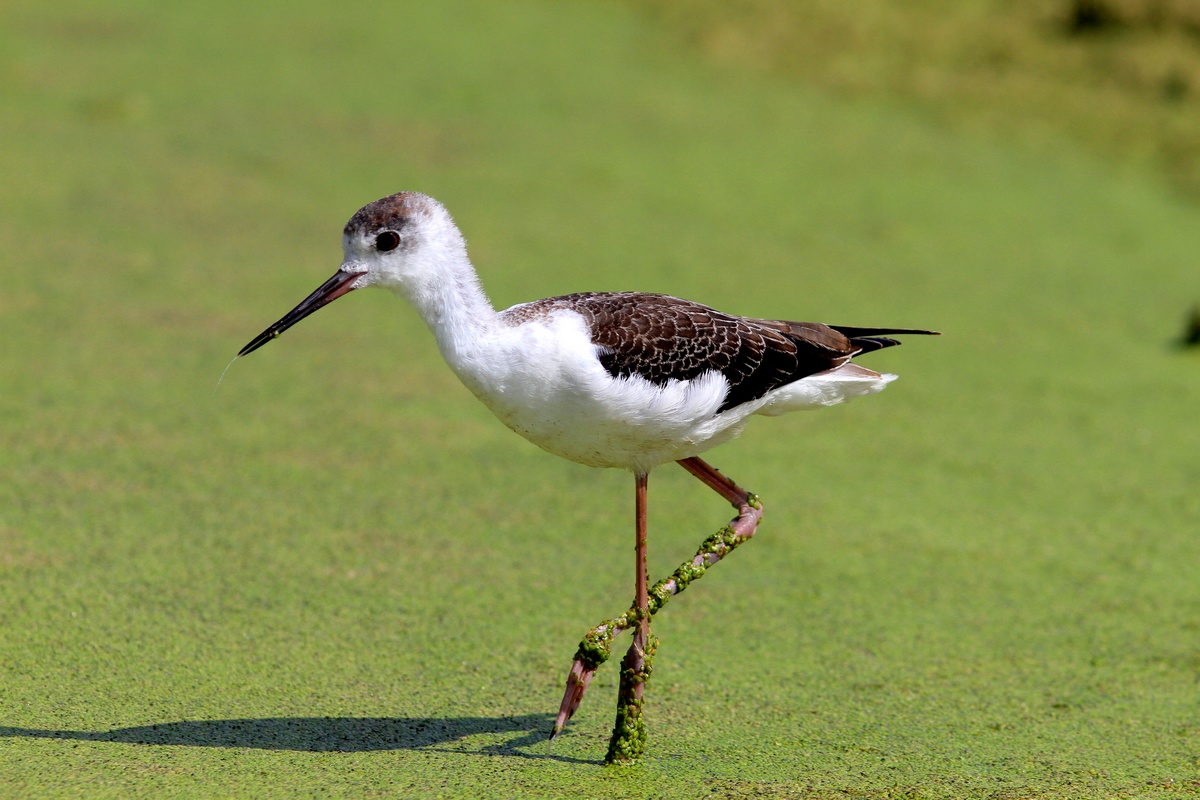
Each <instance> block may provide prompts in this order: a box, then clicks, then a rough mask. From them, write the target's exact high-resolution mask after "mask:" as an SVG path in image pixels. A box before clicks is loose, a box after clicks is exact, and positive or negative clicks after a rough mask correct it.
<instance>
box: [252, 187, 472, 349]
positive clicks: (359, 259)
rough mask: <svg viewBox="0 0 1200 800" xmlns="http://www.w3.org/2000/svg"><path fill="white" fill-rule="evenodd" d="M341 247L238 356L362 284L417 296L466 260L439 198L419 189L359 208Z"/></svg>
mask: <svg viewBox="0 0 1200 800" xmlns="http://www.w3.org/2000/svg"><path fill="white" fill-rule="evenodd" d="M342 252H343V254H344V255H343V258H342V265H341V266H340V267H338V271H337V272H335V273H334V274H333V276H332V277H331V278H330V279H329V280H327V281H325V282H324V283H323V284H321V285H320V286H319V287H317V289H316V291H314V292H313V293H312V294H310V295H309V296H308V297H306V298H305V299H304V300H303V301H301V302H300V304H299V305H297V306H296V307H295V308H293V309H292V310H291V311H289V312H288V313H287V314H285V315H284V316H283V317H282V318H281V319H280V320H279V321H278V322H276V323H275V324H274V325H272V326H271V327H269V328H267V329H266V330H265V331H263V332H262V333H260V334H259V335H258V336H256V337H254V339H252V340H251V341H250V343H249V344H247V345H246V346H245V347H243V348H242V349H241V350H240V351H239V352H238V355H239V356H244V355H246V354H248V353H251V352H253V351H255V350H257V349H258V348H260V347H262V346H263V345H264V344H266V343H267V342H269V341H271V340H272V339H274V338H276V337H277V336H279V335H280V334H281V333H283V332H284V331H285V330H287V329H288V328H290V327H292V326H293V325H295V324H296V323H297V322H299V321H300V320H302V319H304V318H305V317H307V316H308V315H309V314H311V313H313V312H314V311H316V310H317V309H319V308H321V307H322V306H326V305H328V304H329V303H331V302H333V301H334V300H336V299H337V298H339V297H341V296H342V295H344V294H347V293H348V292H352V291H354V290H355V289H361V288H363V287H364V286H382V287H385V288H388V289H393V290H395V291H399V292H401V293H403V294H406V295H408V296H409V297H410V298H415V297H418V296H420V295H421V294H422V293H423V292H424V291H425V289H426V287H427V286H429V285H431V284H433V283H435V282H436V281H437V280H438V279H439V276H440V275H441V274H443V272H444V271H445V268H446V265H447V264H448V263H453V262H454V261H455V260H457V259H465V253H466V245H465V243H464V242H463V239H462V234H460V233H459V231H458V228H457V227H456V226H455V224H454V220H453V219H451V218H450V214H449V212H447V211H446V209H445V208H444V207H443V206H442V204H441V203H439V202H438V201H437V200H434V199H433V198H432V197H427V196H426V195H423V194H419V193H417V192H400V193H399V194H393V195H389V196H388V197H384V198H383V199H381V200H376V201H375V202H374V203H371V204H370V205H366V206H363V207H362V208H360V209H359V210H358V211H357V212H355V214H354V216H352V217H351V218H350V221H349V222H347V223H346V227H345V229H343V231H342Z"/></svg>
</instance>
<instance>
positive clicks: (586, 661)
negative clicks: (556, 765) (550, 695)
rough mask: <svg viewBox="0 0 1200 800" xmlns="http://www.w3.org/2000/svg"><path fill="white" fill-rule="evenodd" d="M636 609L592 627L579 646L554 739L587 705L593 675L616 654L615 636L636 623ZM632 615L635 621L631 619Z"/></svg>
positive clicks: (569, 676)
mask: <svg viewBox="0 0 1200 800" xmlns="http://www.w3.org/2000/svg"><path fill="white" fill-rule="evenodd" d="M636 613H637V612H636V609H632V608H631V609H630V610H629V611H626V612H625V613H624V614H622V615H621V616H619V617H617V618H616V619H610V620H605V621H604V622H601V623H600V624H599V625H597V626H596V627H594V628H592V629H591V630H590V631H588V632H587V634H586V635H585V636H584V637H583V641H581V642H580V643H579V649H578V650H576V651H575V661H574V663H572V664H571V671H570V672H569V673H568V674H567V688H566V691H564V692H563V699H562V703H561V704H559V707H558V717H557V718H555V720H554V730H552V731H551V732H550V740H551V741H553V740H554V737H556V736H558V735H559V734H560V733H562V731H563V728H565V727H566V726H567V720H569V719H571V716H572V715H573V714H574V713H575V711H576V709H578V708H579V704H580V703H582V702H583V693H584V692H586V691H587V687H588V684H589V683H591V682H592V676H594V675H595V674H596V670H597V669H599V668H600V665H601V664H603V663H604V662H605V661H607V660H608V657H609V655H611V654H612V639H613V636H615V635H616V634H618V633H620V632H621V631H623V630H625V629H626V628H628V627H629V626H630V625H632V624H633V622H634V620H636ZM631 616H632V619H631V618H630V617H631Z"/></svg>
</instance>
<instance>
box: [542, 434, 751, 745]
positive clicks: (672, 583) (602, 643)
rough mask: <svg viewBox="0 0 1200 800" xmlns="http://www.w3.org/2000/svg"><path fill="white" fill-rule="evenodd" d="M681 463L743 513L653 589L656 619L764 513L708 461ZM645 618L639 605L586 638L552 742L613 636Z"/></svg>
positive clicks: (651, 602)
mask: <svg viewBox="0 0 1200 800" xmlns="http://www.w3.org/2000/svg"><path fill="white" fill-rule="evenodd" d="M677 463H678V464H679V466H681V467H683V468H684V469H686V470H687V471H688V472H690V473H692V474H693V475H695V476H696V477H697V478H699V479H700V480H701V481H702V482H703V483H704V484H705V485H706V486H708V487H709V488H710V489H712V490H713V491H715V492H716V493H717V494H719V495H721V496H722V497H724V498H725V499H726V500H728V501H729V502H730V504H732V505H733V506H734V507H735V508H737V510H738V515H737V516H736V517H734V518H733V519H732V520H731V521H730V522H729V524H728V525H726V526H725V527H724V528H722V529H721V530H719V531H717V532H716V533H714V534H713V535H712V536H709V537H708V538H707V539H705V540H704V541H703V542H702V543H701V544H700V548H699V549H698V550H697V551H696V555H694V556H693V557H692V558H691V559H690V560H689V561H685V562H683V563H682V564H680V565H679V568H678V569H676V570H675V571H674V572H673V573H671V575H670V577H667V578H664V579H663V580H661V581H659V582H658V583H656V584H654V586H652V587H651V588H650V590H649V598H648V599H649V605H648V608H647V610H648V612H649V614H650V616H654V614H656V613H658V610H659V609H660V608H662V607H663V606H664V605H666V603H667V601H668V600H670V599H671V598H672V597H674V596H675V595H677V594H679V593H680V592H682V591H683V590H684V589H686V588H687V587H688V585H689V584H691V582H692V581H694V580H696V579H697V578H699V577H700V576H701V575H703V574H704V573H705V572H706V571H707V570H708V568H709V567H711V566H712V565H713V564H716V563H717V562H718V561H720V560H721V559H722V558H724V557H725V556H726V555H728V554H729V553H730V551H732V550H733V549H734V548H736V547H737V546H738V545H740V544H742V543H743V542H745V541H747V540H748V539H749V538H750V537H751V536H753V535H754V532H755V531H756V530H757V529H758V523H759V521H760V520H761V519H762V515H763V507H762V503H761V502H759V499H758V497H757V496H756V495H754V494H752V493H750V492H748V491H746V490H745V489H743V488H741V487H740V486H738V485H737V484H736V483H734V482H733V481H731V480H730V479H729V478H726V477H725V476H724V475H722V474H721V473H720V472H718V471H717V470H716V469H715V468H714V467H712V466H710V465H709V464H707V463H706V462H704V461H703V460H701V459H699V458H695V457H693V458H686V459H683V460H682V461H679V462H677ZM640 619H641V614H640V613H639V611H638V608H637V604H636V603H635V604H634V605H633V607H631V608H630V609H629V610H628V611H626V612H625V613H624V614H621V615H620V616H617V617H614V618H613V619H609V620H605V621H604V622H601V623H600V624H599V625H597V626H596V627H594V628H592V629H591V630H590V631H588V632H587V634H586V635H585V636H584V637H583V641H581V642H580V643H579V649H578V650H577V651H576V653H575V661H574V663H573V664H572V665H571V672H570V673H569V674H568V675H567V687H566V691H565V692H564V693H563V699H562V704H561V705H560V706H559V709H558V717H557V719H555V721H554V729H553V731H551V733H550V738H551V739H554V737H556V736H558V734H560V733H562V730H563V728H565V727H566V724H567V720H569V719H570V718H571V716H572V715H573V714H574V713H575V711H576V710H577V709H578V708H579V704H580V703H582V702H583V693H584V692H585V691H587V687H588V684H589V683H591V680H592V677H593V676H594V675H595V674H596V670H597V669H599V667H600V665H601V664H603V663H604V662H605V661H607V660H608V657H609V655H610V653H611V646H612V640H613V637H614V636H616V635H617V634H618V633H620V632H621V631H623V630H625V629H627V628H631V627H633V626H634V625H636V624H638V622H639V621H640Z"/></svg>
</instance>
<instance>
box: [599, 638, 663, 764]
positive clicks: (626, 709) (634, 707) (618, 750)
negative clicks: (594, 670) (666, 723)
mask: <svg viewBox="0 0 1200 800" xmlns="http://www.w3.org/2000/svg"><path fill="white" fill-rule="evenodd" d="M657 649H658V637H657V636H650V637H649V638H648V640H647V641H646V643H645V644H644V645H643V644H642V642H641V637H640V636H638V637H635V638H634V640H633V644H631V645H630V646H629V651H628V652H627V653H625V658H623V659H621V687H620V689H619V690H618V692H617V721H616V725H615V726H614V727H613V734H612V739H610V740H609V742H608V754H607V755H606V756H605V757H604V763H605V764H630V763H633V762H635V761H637V760H638V759H639V758H641V757H642V753H644V752H645V750H646V721H645V720H644V719H642V709H643V707H644V705H645V699H644V696H643V691H644V689H645V686H646V682H647V681H648V680H650V672H651V671H652V669H653V664H652V662H653V660H654V652H655V650H657Z"/></svg>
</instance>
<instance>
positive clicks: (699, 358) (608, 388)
mask: <svg viewBox="0 0 1200 800" xmlns="http://www.w3.org/2000/svg"><path fill="white" fill-rule="evenodd" d="M342 249H343V251H344V255H345V257H344V259H343V261H342V265H341V266H340V267H339V268H338V271H337V272H336V273H334V275H333V277H331V278H330V279H329V280H327V281H325V283H323V284H321V286H320V287H318V288H317V290H316V291H314V292H313V293H312V294H311V295H309V296H308V297H307V298H305V299H304V301H303V302H301V303H300V304H299V305H298V306H296V307H295V308H294V309H292V310H291V311H289V312H288V313H287V314H285V315H284V316H283V318H282V319H280V320H279V321H278V322H276V323H275V324H274V325H272V326H271V327H269V328H267V329H266V330H265V331H263V332H262V333H260V334H259V335H258V336H256V337H255V338H254V339H253V340H252V341H251V342H250V343H249V344H247V345H246V346H245V347H243V348H242V349H241V351H240V352H239V353H238V355H239V356H244V355H246V354H248V353H250V352H252V351H254V350H256V349H258V348H259V347H261V346H262V345H264V344H266V343H267V342H269V341H271V340H272V339H274V338H275V337H277V336H279V334H281V333H282V332H283V331H285V330H287V329H288V328H289V327H291V326H292V325H295V324H296V323H297V322H299V321H300V320H302V319H304V318H305V317H306V316H308V315H309V314H311V313H313V312H314V311H316V310H317V309H319V308H321V307H322V306H324V305H326V304H328V303H330V302H332V301H333V300H336V299H337V298H339V297H341V296H342V295H344V294H346V293H347V292H350V291H353V290H355V289H361V288H363V287H365V286H382V287H384V288H387V289H391V290H393V291H395V292H397V293H399V294H401V295H403V296H404V297H406V298H407V299H408V301H409V302H410V303H412V305H413V306H414V307H415V308H416V310H417V313H418V314H420V316H421V318H422V319H423V320H424V321H425V323H426V324H427V325H428V326H429V328H430V330H431V331H433V335H434V337H435V338H436V339H437V345H438V348H439V349H440V350H441V353H442V356H443V357H444V358H445V360H446V363H447V364H449V365H450V368H451V369H452V370H454V373H455V374H456V375H457V376H458V377H459V379H461V380H462V382H463V383H464V384H465V385H466V386H467V388H469V389H470V390H471V391H472V392H473V393H474V394H475V396H476V397H478V398H479V399H480V400H482V401H483V403H484V405H486V406H487V407H488V408H489V409H491V410H492V412H493V413H494V414H495V415H496V416H497V417H499V418H500V420H501V421H502V422H503V423H504V424H505V425H507V426H508V427H510V428H512V429H513V430H514V431H516V432H517V433H519V434H521V435H522V436H524V437H525V438H526V439H528V440H529V441H531V442H533V443H534V444H536V445H538V446H539V447H541V448H542V449H544V450H547V451H549V452H551V453H553V454H554V455H557V456H562V457H563V458H566V459H569V460H571V461H575V462H577V463H580V464H586V465H587V466H591V467H619V468H622V469H627V470H629V471H631V472H632V473H633V474H634V478H635V519H636V525H635V527H636V548H635V560H636V582H635V592H634V603H633V606H632V607H631V608H630V609H629V610H628V611H626V612H625V613H624V614H622V615H620V616H619V617H615V618H613V619H610V620H606V621H605V622H602V623H601V624H600V625H597V626H596V627H595V628H593V629H592V630H591V631H589V633H588V634H587V635H586V636H585V637H584V639H583V641H582V642H581V644H580V646H579V650H578V652H577V653H576V656H575V661H574V663H573V664H572V667H571V670H570V673H569V674H568V677H567V686H566V691H565V692H564V695H563V700H562V704H561V707H560V709H559V713H558V718H557V719H556V720H555V723H554V728H553V730H552V732H551V734H550V738H552V739H553V738H554V737H555V736H557V735H558V734H559V733H560V732H561V731H562V730H563V727H564V726H565V725H566V723H567V720H568V719H570V717H571V715H572V714H573V713H574V712H575V710H576V709H577V708H578V707H579V704H580V702H581V701H582V699H583V693H584V691H585V690H586V689H587V685H588V682H589V681H590V680H591V678H592V675H593V674H594V673H595V671H596V669H597V668H598V667H599V666H600V664H601V663H602V662H603V661H604V660H605V659H606V658H607V657H608V654H609V644H610V642H611V640H612V638H613V636H614V635H615V634H616V633H619V632H620V631H622V630H625V629H627V628H631V627H635V626H636V631H635V633H634V636H633V642H632V644H631V645H630V648H629V652H628V653H627V654H626V656H625V659H624V660H623V662H622V669H621V681H620V691H619V697H618V705H617V724H616V727H615V729H614V731H613V736H612V740H611V741H610V744H609V752H608V756H607V759H606V760H607V761H608V762H610V763H611V762H614V761H628V760H634V759H636V758H637V757H638V756H639V755H640V754H641V752H642V749H643V748H644V745H645V727H644V723H643V721H642V717H641V709H642V702H643V701H642V695H643V689H644V686H645V683H646V679H647V678H648V677H649V673H650V658H651V656H652V655H653V652H654V648H655V645H656V641H655V640H654V638H653V637H652V636H651V635H650V618H651V616H653V614H654V613H655V612H657V611H658V609H659V608H661V607H662V605H663V604H664V603H665V602H666V601H667V600H668V599H670V597H672V596H673V595H675V594H677V593H678V592H680V591H682V590H683V589H684V588H686V587H687V585H688V584H689V583H691V581H693V580H695V579H696V578H698V577H699V576H700V575H702V574H703V573H704V571H705V570H706V569H707V568H708V567H709V566H711V565H713V564H715V563H716V562H717V561H719V560H720V559H721V558H722V557H723V556H724V555H726V554H727V553H728V552H730V551H731V550H732V549H733V548H734V547H736V546H738V545H739V544H741V543H742V542H744V541H746V540H747V539H749V538H750V537H751V536H752V535H753V534H754V531H755V529H756V528H757V526H758V522H759V520H760V519H761V518H762V506H761V504H760V503H759V502H758V498H757V497H755V496H754V495H752V494H750V493H749V492H747V491H746V490H745V489H742V488H741V487H739V486H738V485H737V484H735V483H734V482H733V481H731V480H729V479H728V478H726V477H725V476H723V475H721V474H720V473H719V472H718V471H717V470H716V469H714V468H713V467H711V466H709V465H708V464H707V463H705V462H704V461H702V460H701V459H700V458H699V454H700V453H702V452H704V451H706V450H708V449H709V448H712V447H715V446H717V445H719V444H721V443H723V442H726V441H728V440H730V439H732V438H734V437H735V436H737V435H738V434H739V433H740V432H741V430H742V428H743V426H744V425H745V424H746V421H747V420H748V419H749V418H750V417H751V416H752V415H755V414H763V415H767V416H775V415H778V414H784V413H786V412H789V411H795V410H797V409H802V408H817V407H821V406H829V405H834V404H836V403H841V402H843V401H845V400H848V399H850V398H853V397H857V396H859V395H866V394H874V393H875V392H879V391H881V390H882V389H883V388H884V387H885V386H886V385H887V384H888V382H889V381H891V380H893V379H894V378H895V377H896V376H894V375H886V374H881V373H878V372H874V371H872V370H869V369H866V368H865V367H861V366H859V365H858V364H855V363H852V361H851V359H852V358H854V357H855V356H858V355H861V354H863V353H868V352H871V351H873V350H879V349H881V348H884V347H890V346H892V345H896V344H899V342H897V341H896V340H895V339H890V338H887V337H888V335H890V334H903V333H916V334H933V333H935V332H934V331H925V330H911V329H904V328H854V327H846V326H842V325H823V324H820V323H816V322H785V321H778V320H763V319H751V318H747V317H737V316H732V315H730V314H723V313H721V312H719V311H716V310H714V309H711V308H708V307H707V306H703V305H700V304H699V303H693V302H690V301H687V300H680V299H679V298H676V297H668V296H665V295H659V294H647V293H642V292H594V293H583V294H571V295H566V296H563V297H551V298H547V299H544V300H535V301H533V302H531V303H523V304H521V305H517V306H513V307H512V308H510V309H508V310H506V311H500V312H497V311H496V310H495V309H494V308H493V307H492V305H491V302H490V301H489V300H488V298H487V296H486V295H485V294H484V292H483V289H482V288H481V286H480V284H479V278H478V277H477V276H476V274H475V269H474V268H473V267H472V266H471V262H470V260H469V259H468V258H467V246H466V242H465V241H464V239H463V236H462V234H461V232H460V231H459V229H458V227H457V226H456V225H455V224H454V220H453V219H451V217H450V214H449V213H448V212H447V211H446V209H445V208H444V207H443V206H442V205H441V203H439V202H437V201H436V200H434V199H433V198H431V197H427V196H425V195H423V194H418V193H416V192H401V193H399V194H394V195H391V196H389V197H385V198H383V199H381V200H377V201H375V202H374V203H371V204H370V205H367V206H364V207H363V208H361V209H359V211H358V212H356V213H355V214H354V216H352V217H351V218H350V221H349V222H347V223H346V227H345V229H344V230H343V232H342ZM670 461H675V462H677V463H678V464H679V465H680V466H682V467H683V468H684V469H686V470H687V471H688V472H690V473H691V474H692V475H695V476H696V477H697V478H699V479H700V480H701V481H702V482H703V483H704V484H705V485H706V486H708V487H709V488H711V489H713V490H714V491H715V492H717V493H718V494H719V495H721V497H723V498H725V499H726V500H727V501H729V502H730V503H731V504H732V505H733V506H734V507H735V508H736V509H737V511H738V514H737V516H736V517H735V518H734V519H733V520H732V522H731V523H730V524H729V525H727V526H726V527H725V528H723V529H721V530H720V531H719V532H718V533H716V534H714V535H713V536H711V537H709V538H708V539H706V540H705V541H704V543H703V544H702V545H701V546H700V549H699V550H698V551H697V553H696V555H695V556H694V557H693V558H692V559H691V560H690V561H686V562H684V563H683V564H682V565H681V566H680V567H679V569H677V570H676V571H675V572H674V573H673V574H672V575H671V576H670V577H668V578H666V579H664V580H662V581H659V582H658V583H656V584H655V585H654V586H653V587H650V586H649V585H648V582H647V576H646V485H647V476H648V475H649V473H650V470H651V469H652V468H653V467H656V466H658V465H659V464H665V463H667V462H670Z"/></svg>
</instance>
